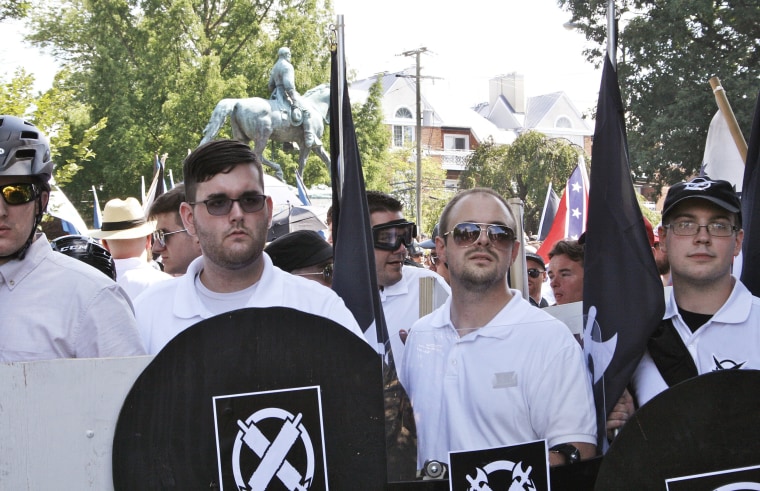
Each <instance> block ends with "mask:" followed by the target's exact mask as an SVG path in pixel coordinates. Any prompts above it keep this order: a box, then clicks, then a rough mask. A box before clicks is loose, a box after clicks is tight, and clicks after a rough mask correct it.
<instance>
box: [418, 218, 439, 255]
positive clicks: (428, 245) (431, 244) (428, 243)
mask: <svg viewBox="0 0 760 491" xmlns="http://www.w3.org/2000/svg"><path fill="white" fill-rule="evenodd" d="M438 235H439V234H438V224H437V223H436V224H435V227H433V236H432V237H431V238H429V239H428V240H425V241H423V242H420V247H422V248H423V249H435V238H436V237H438Z"/></svg>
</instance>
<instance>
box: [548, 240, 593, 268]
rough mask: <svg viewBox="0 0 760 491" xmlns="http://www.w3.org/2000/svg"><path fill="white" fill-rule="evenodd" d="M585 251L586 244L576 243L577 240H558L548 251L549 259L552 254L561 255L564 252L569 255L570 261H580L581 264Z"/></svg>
mask: <svg viewBox="0 0 760 491" xmlns="http://www.w3.org/2000/svg"><path fill="white" fill-rule="evenodd" d="M585 252H586V246H585V245H583V244H580V243H578V241H577V240H560V241H557V243H556V244H554V247H552V250H551V251H549V259H551V258H553V257H554V256H561V255H562V254H564V255H565V256H567V257H569V258H570V260H571V261H574V262H576V263H581V266H583V258H584V255H585Z"/></svg>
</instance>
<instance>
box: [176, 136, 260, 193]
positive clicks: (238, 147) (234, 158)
mask: <svg viewBox="0 0 760 491" xmlns="http://www.w3.org/2000/svg"><path fill="white" fill-rule="evenodd" d="M237 165H254V166H255V167H256V168H257V169H258V171H259V179H260V181H261V186H262V188H263V187H264V171H263V169H262V168H261V160H259V158H258V157H257V156H256V154H255V153H253V150H251V147H250V146H248V144H247V143H243V142H239V141H237V140H213V141H210V142H207V143H204V144H203V145H201V146H199V147H198V148H196V149H195V150H193V151H192V152H190V155H188V156H187V157H186V158H185V160H184V161H183V162H182V172H183V174H184V179H185V194H186V199H187V201H195V198H196V196H195V193H196V189H197V187H198V183H200V182H206V181H208V180H210V179H212V178H213V177H214V176H216V175H217V174H226V173H228V172H230V171H231V170H232V169H233V168H234V167H235V166H237Z"/></svg>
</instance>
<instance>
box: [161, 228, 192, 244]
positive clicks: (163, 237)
mask: <svg viewBox="0 0 760 491" xmlns="http://www.w3.org/2000/svg"><path fill="white" fill-rule="evenodd" d="M182 232H187V229H186V228H183V229H182V230H177V231H175V232H164V231H163V230H156V231H155V232H153V241H154V242H157V243H158V245H160V246H161V247H166V238H167V237H169V236H170V235H174V234H181V233H182Z"/></svg>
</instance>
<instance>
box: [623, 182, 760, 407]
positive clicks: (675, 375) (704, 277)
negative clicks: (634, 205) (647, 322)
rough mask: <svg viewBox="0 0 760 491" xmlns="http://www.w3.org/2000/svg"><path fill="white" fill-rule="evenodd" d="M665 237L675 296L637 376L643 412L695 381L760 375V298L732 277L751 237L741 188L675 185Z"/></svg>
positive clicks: (670, 195)
mask: <svg viewBox="0 0 760 491" xmlns="http://www.w3.org/2000/svg"><path fill="white" fill-rule="evenodd" d="M658 235H659V238H660V250H661V251H662V252H663V253H664V254H665V255H666V256H667V259H668V261H669V263H670V273H671V279H672V282H673V289H672V291H670V293H669V296H668V298H667V299H666V307H665V316H664V320H663V322H662V324H661V325H660V327H659V328H658V330H657V331H656V332H655V334H654V335H653V336H652V338H651V339H650V341H649V344H648V350H647V353H646V354H645V355H644V357H643V358H642V360H641V362H640V364H639V366H638V368H637V369H636V372H635V373H634V376H633V381H632V382H633V388H634V395H635V396H636V399H637V401H638V403H639V404H640V405H641V404H644V403H646V402H647V401H649V400H650V399H651V398H652V397H654V396H655V395H657V394H658V393H660V392H661V391H663V390H665V389H667V388H668V387H669V386H672V385H674V384H676V383H678V382H680V381H682V380H685V379H687V378H690V377H695V376H697V375H701V374H703V373H709V372H712V371H715V370H731V369H755V370H756V369H758V368H760V298H757V297H755V296H753V295H752V294H751V293H750V292H749V290H747V288H746V287H745V286H744V285H743V284H742V283H741V281H739V280H738V279H736V277H734V276H732V274H731V267H732V264H733V260H734V257H736V256H737V255H738V254H739V251H740V250H741V247H742V240H743V238H744V230H742V215H741V203H740V201H739V198H738V197H737V195H736V193H735V192H734V189H733V186H732V185H731V184H730V183H728V182H727V181H720V180H715V181H713V180H711V179H709V178H706V177H705V178H702V177H697V178H695V179H693V180H691V181H689V182H682V183H678V184H676V185H674V186H672V187H671V188H670V190H669V191H668V194H667V196H666V198H665V203H664V206H663V210H662V225H661V226H660V227H659V230H658Z"/></svg>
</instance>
